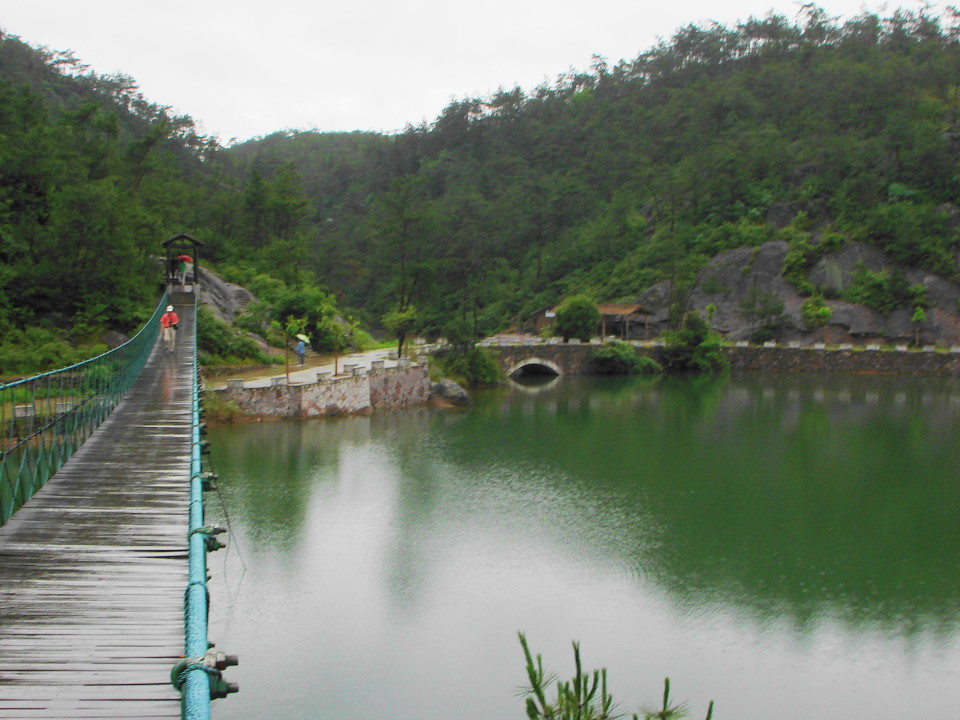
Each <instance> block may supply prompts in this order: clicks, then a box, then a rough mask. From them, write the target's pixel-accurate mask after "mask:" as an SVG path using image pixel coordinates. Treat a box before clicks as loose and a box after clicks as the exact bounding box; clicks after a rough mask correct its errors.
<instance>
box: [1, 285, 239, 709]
mask: <svg viewBox="0 0 960 720" xmlns="http://www.w3.org/2000/svg"><path fill="white" fill-rule="evenodd" d="M195 300H196V298H195V295H194V294H193V293H192V292H182V291H181V292H171V293H170V294H169V295H167V294H165V295H164V297H163V298H162V299H161V301H160V303H159V305H158V306H157V310H156V312H155V313H154V315H153V317H152V318H151V319H150V320H149V321H148V322H147V323H146V324H145V326H144V327H143V328H142V329H141V330H140V331H139V333H138V334H137V335H136V336H135V337H133V338H132V339H131V340H130V341H129V342H127V343H126V344H124V345H122V346H121V347H119V348H116V349H115V350H112V351H110V352H108V353H106V354H105V355H101V356H100V357H97V358H94V359H92V360H89V361H87V362H85V363H81V364H79V365H75V366H73V367H70V368H66V369H64V370H60V371H56V372H52V373H47V374H44V375H40V376H37V377H34V378H29V379H25V380H21V381H18V382H16V383H10V384H8V385H3V386H0V427H2V428H3V432H4V437H3V438H2V439H0V718H77V717H83V718H121V717H122V718H178V717H183V718H190V719H193V718H197V719H198V720H199V719H205V718H209V717H210V701H211V699H212V698H216V697H223V696H224V695H226V694H227V693H229V692H233V691H235V690H236V686H235V685H233V684H232V683H228V682H227V681H226V680H225V679H224V677H223V674H222V670H224V669H225V668H226V667H228V666H230V665H233V664H236V659H235V658H232V657H230V656H227V655H224V654H222V653H219V652H215V651H214V650H212V649H211V646H210V644H209V642H208V639H207V612H208V606H209V597H208V594H207V588H206V580H207V568H206V553H207V552H208V551H210V550H213V549H216V548H217V547H219V546H220V544H219V542H218V541H217V539H216V536H217V535H218V534H219V533H220V532H222V530H221V529H220V528H213V527H210V526H207V525H206V524H205V523H204V519H203V492H204V490H205V489H209V488H210V486H211V483H212V482H214V481H215V478H213V477H211V475H210V474H209V473H204V472H203V469H202V462H203V455H204V450H205V444H206V443H205V441H203V440H202V434H203V425H202V423H201V419H200V418H201V415H202V408H201V397H200V396H201V393H200V388H199V382H198V374H197V371H198V365H197V352H196V301H195ZM168 303H170V304H173V305H174V307H175V309H176V311H177V313H178V315H179V317H180V326H179V330H178V331H177V333H176V335H177V340H176V346H175V350H174V351H173V352H171V353H167V352H164V348H163V342H162V340H160V339H159V334H160V328H159V320H160V316H161V314H162V312H163V310H164V308H165V306H166V305H167V304H168Z"/></svg>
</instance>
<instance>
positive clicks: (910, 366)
mask: <svg viewBox="0 0 960 720" xmlns="http://www.w3.org/2000/svg"><path fill="white" fill-rule="evenodd" d="M725 351H726V354H727V358H728V359H729V360H730V370H731V371H732V372H836V373H870V374H876V375H942V376H950V375H960V353H957V352H933V351H927V352H923V351H921V352H914V351H909V352H907V351H897V350H874V349H871V350H859V349H858V350H853V349H849V350H847V349H845V350H826V349H813V348H805V347H801V348H785V347H730V348H725Z"/></svg>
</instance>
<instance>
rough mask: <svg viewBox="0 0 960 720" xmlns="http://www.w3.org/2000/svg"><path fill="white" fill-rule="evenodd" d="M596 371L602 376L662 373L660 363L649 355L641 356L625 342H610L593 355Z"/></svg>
mask: <svg viewBox="0 0 960 720" xmlns="http://www.w3.org/2000/svg"><path fill="white" fill-rule="evenodd" d="M591 360H592V361H593V368H594V371H595V372H597V373H599V374H601V375H633V374H651V375H653V374H656V373H659V372H662V370H663V368H661V367H660V363H658V362H657V361H656V360H654V359H653V358H652V357H650V356H648V355H640V354H639V353H637V351H636V350H635V349H634V348H633V346H632V345H628V344H627V343H623V342H618V341H614V342H609V343H606V344H605V345H603V346H601V347H598V348H597V349H596V350H594V351H593V353H592V355H591Z"/></svg>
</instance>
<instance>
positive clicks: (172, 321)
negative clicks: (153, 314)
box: [160, 305, 180, 353]
mask: <svg viewBox="0 0 960 720" xmlns="http://www.w3.org/2000/svg"><path fill="white" fill-rule="evenodd" d="M179 324H180V318H179V317H178V316H177V314H176V313H175V312H174V311H173V305H167V311H166V312H165V313H164V314H163V315H161V316H160V327H162V328H163V347H164V350H165V351H166V352H168V353H171V352H173V347H174V344H175V343H176V341H177V335H176V330H177V326H178V325H179Z"/></svg>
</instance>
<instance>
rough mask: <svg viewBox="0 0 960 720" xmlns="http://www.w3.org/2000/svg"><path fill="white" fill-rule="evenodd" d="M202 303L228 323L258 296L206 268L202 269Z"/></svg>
mask: <svg viewBox="0 0 960 720" xmlns="http://www.w3.org/2000/svg"><path fill="white" fill-rule="evenodd" d="M201 272H202V273H203V279H202V281H201V284H200V304H201V305H205V306H207V307H208V308H209V309H210V311H211V312H212V313H213V314H214V315H215V316H216V317H217V319H219V320H222V321H223V322H226V323H231V324H232V323H233V320H234V318H236V316H237V314H238V313H239V312H240V311H241V310H243V308H245V307H246V306H247V305H249V304H250V303H252V302H256V300H257V298H256V296H255V295H254V294H253V293H252V292H250V291H249V290H247V289H246V288H244V287H241V286H239V285H235V284H234V283H230V282H226V281H225V280H223V279H221V278H220V277H219V276H217V275H215V274H214V273H212V272H210V271H209V270H207V269H206V268H204V269H203V270H202V271H201Z"/></svg>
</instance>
